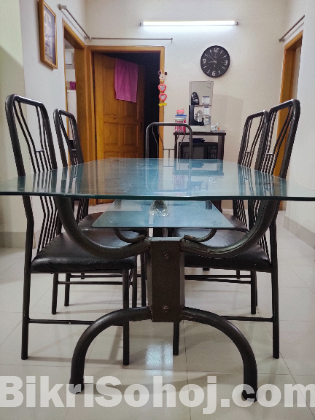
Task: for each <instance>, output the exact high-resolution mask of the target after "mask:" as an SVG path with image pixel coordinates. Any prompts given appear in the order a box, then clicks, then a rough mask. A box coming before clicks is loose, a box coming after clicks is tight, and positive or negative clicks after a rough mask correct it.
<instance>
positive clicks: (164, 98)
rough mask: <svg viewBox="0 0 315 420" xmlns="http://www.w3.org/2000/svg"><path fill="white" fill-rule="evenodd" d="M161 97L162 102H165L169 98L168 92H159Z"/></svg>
mask: <svg viewBox="0 0 315 420" xmlns="http://www.w3.org/2000/svg"><path fill="white" fill-rule="evenodd" d="M159 98H160V101H161V102H164V101H165V100H166V98H167V95H166V93H160V94H159Z"/></svg>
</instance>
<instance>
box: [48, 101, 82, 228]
mask: <svg viewBox="0 0 315 420" xmlns="http://www.w3.org/2000/svg"><path fill="white" fill-rule="evenodd" d="M54 122H55V128H56V133H57V138H58V144H59V150H60V155H61V160H62V164H63V166H64V167H67V166H68V162H67V157H66V153H65V149H64V142H66V144H67V147H68V152H69V157H70V163H71V165H77V164H79V163H84V159H83V154H82V149H81V142H80V136H79V131H78V125H77V121H76V119H75V116H74V115H73V114H71V113H70V112H68V111H63V110H61V109H55V111H54ZM67 128H68V130H67ZM68 133H69V134H68ZM88 213H89V200H88V199H85V198H80V200H78V206H77V212H76V221H77V223H78V222H80V220H82V219H84V217H86V216H87V215H88Z"/></svg>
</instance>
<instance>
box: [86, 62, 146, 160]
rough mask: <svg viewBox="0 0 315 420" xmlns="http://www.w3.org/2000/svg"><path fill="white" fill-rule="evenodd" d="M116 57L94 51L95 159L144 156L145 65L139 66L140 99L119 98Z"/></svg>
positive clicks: (138, 92)
mask: <svg viewBox="0 0 315 420" xmlns="http://www.w3.org/2000/svg"><path fill="white" fill-rule="evenodd" d="M115 63H116V59H115V58H112V57H108V56H106V55H104V54H94V94H95V117H96V159H106V158H109V157H125V158H138V157H143V155H144V154H143V141H144V126H143V125H144V67H142V66H139V74H138V88H137V102H136V103H133V102H127V101H121V100H117V99H116V95H115V88H114V80H115V79H114V78H115Z"/></svg>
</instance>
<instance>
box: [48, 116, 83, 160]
mask: <svg viewBox="0 0 315 420" xmlns="http://www.w3.org/2000/svg"><path fill="white" fill-rule="evenodd" d="M63 117H64V118H63ZM54 122H55V128H56V133H57V138H58V144H59V149H60V155H61V160H62V164H63V166H64V167H66V166H68V163H67V157H66V153H65V149H64V141H65V142H66V144H67V147H68V152H69V156H70V162H71V165H77V164H78V163H84V160H83V154H82V149H81V142H80V137H79V131H78V126H77V121H76V119H75V116H74V115H73V114H71V113H70V112H68V111H63V110H61V109H55V111H54ZM64 123H66V126H65V124H64ZM67 128H68V130H67ZM68 133H69V134H68Z"/></svg>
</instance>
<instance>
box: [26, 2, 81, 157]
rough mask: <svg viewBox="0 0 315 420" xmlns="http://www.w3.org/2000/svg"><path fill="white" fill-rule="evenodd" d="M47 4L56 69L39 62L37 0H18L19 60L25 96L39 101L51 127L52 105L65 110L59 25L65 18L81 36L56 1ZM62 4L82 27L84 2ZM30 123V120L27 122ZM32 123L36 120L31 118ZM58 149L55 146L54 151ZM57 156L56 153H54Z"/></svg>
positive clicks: (62, 54)
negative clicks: (54, 40) (54, 38)
mask: <svg viewBox="0 0 315 420" xmlns="http://www.w3.org/2000/svg"><path fill="white" fill-rule="evenodd" d="M46 3H47V4H48V6H49V7H50V8H51V9H52V10H53V12H54V13H56V15H57V52H58V69H54V70H52V69H51V68H50V67H48V66H46V65H45V64H44V63H42V62H41V61H40V52H39V30H38V12H37V0H20V8H21V16H23V19H22V22H21V30H22V42H23V59H24V79H25V91H26V92H25V93H26V96H27V97H29V98H32V99H35V100H38V101H40V102H43V103H44V104H45V106H46V108H47V111H48V114H49V116H50V118H51V123H52V130H53V135H54V137H55V134H54V127H53V119H52V116H53V111H54V109H56V108H61V109H65V108H66V99H65V69H64V46H63V26H62V20H65V21H66V22H67V23H68V24H69V25H70V26H71V27H72V28H73V29H74V30H75V32H76V33H77V34H78V35H79V36H80V37H81V38H82V39H83V37H82V36H81V35H82V33H81V31H80V30H76V27H75V26H73V24H72V21H71V20H69V19H68V16H69V15H68V14H67V13H66V12H64V11H60V10H59V9H58V4H60V1H59V0H46ZM62 4H65V5H67V7H68V8H69V11H70V12H71V13H72V14H73V15H74V17H75V18H76V19H77V20H78V21H79V22H80V24H81V25H82V26H83V27H84V26H85V1H84V0H67V1H63V2H62ZM29 123H31V124H32V121H29ZM34 124H36V121H34ZM57 151H58V147H57V150H56V152H57ZM57 158H59V154H58V153H57Z"/></svg>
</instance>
